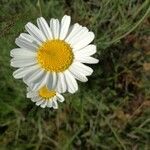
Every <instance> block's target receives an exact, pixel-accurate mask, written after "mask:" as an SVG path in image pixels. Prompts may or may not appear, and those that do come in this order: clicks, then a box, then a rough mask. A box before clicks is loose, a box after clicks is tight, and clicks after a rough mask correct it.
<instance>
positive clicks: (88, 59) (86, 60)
mask: <svg viewBox="0 0 150 150" xmlns="http://www.w3.org/2000/svg"><path fill="white" fill-rule="evenodd" d="M75 60H77V61H79V62H81V63H86V64H97V63H98V62H99V60H98V59H96V58H93V57H90V56H89V57H88V56H87V57H83V56H80V57H79V56H78V57H77V58H75Z"/></svg>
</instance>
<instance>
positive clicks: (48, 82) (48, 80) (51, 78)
mask: <svg viewBox="0 0 150 150" xmlns="http://www.w3.org/2000/svg"><path fill="white" fill-rule="evenodd" d="M52 84H53V76H52V73H50V72H49V77H48V79H47V82H46V86H47V88H48V89H49V90H50V89H52Z"/></svg>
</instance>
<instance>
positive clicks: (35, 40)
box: [19, 33, 42, 46]
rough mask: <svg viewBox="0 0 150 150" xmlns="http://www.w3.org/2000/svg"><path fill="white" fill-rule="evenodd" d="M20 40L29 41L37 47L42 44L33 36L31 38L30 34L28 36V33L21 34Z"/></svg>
mask: <svg viewBox="0 0 150 150" xmlns="http://www.w3.org/2000/svg"><path fill="white" fill-rule="evenodd" d="M19 38H22V39H24V40H26V41H29V42H30V43H33V44H34V45H37V46H39V45H41V44H42V43H41V41H39V40H37V39H35V38H34V37H33V36H31V35H30V34H27V33H21V34H20V36H19Z"/></svg>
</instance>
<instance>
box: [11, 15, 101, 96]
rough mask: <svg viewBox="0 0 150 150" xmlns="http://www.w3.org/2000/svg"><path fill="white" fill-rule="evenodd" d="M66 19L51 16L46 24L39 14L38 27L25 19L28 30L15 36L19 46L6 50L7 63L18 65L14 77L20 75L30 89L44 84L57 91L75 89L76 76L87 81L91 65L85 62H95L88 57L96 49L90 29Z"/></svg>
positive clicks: (35, 88) (82, 80)
mask: <svg viewBox="0 0 150 150" xmlns="http://www.w3.org/2000/svg"><path fill="white" fill-rule="evenodd" d="M70 22H71V17H70V16H67V15H65V16H64V17H63V18H62V20H61V21H60V22H59V20H58V19H53V18H52V19H51V20H50V25H49V24H48V23H47V22H46V20H45V19H44V18H43V17H40V18H38V19H37V26H38V27H36V26H35V25H34V24H32V23H31V22H29V23H27V24H26V25H25V29H26V30H27V32H28V33H21V34H20V36H19V37H18V38H16V41H15V43H16V44H17V46H18V47H19V48H15V49H13V50H11V54H10V55H11V56H12V57H13V58H12V59H11V66H13V67H15V68H18V69H17V70H16V71H15V72H14V73H13V76H14V78H16V79H19V78H23V81H24V82H25V83H26V84H27V85H28V86H30V87H31V88H32V89H33V90H38V89H40V88H41V87H43V86H46V87H47V88H48V89H56V91H58V92H60V93H63V92H66V91H68V92H70V93H74V92H76V91H77V90H78V84H77V81H76V80H79V81H81V82H86V81H88V79H87V76H90V75H91V74H92V73H93V69H92V68H90V67H89V66H87V65H85V64H95V63H98V59H95V58H93V57H91V55H93V54H94V53H96V46H95V45H93V44H90V43H91V42H92V41H93V39H94V33H93V32H91V31H89V30H88V29H87V28H86V27H83V26H81V25H79V24H78V23H75V24H74V25H72V26H70Z"/></svg>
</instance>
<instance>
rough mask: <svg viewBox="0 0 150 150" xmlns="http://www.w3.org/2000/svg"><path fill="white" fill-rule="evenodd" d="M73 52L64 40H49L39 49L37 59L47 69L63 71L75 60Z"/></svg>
mask: <svg viewBox="0 0 150 150" xmlns="http://www.w3.org/2000/svg"><path fill="white" fill-rule="evenodd" d="M73 57H74V56H73V52H72V48H71V47H70V45H69V44H67V43H66V42H65V41H63V40H49V41H46V42H44V43H43V44H42V45H41V46H40V47H39V49H38V52H37V60H38V63H39V64H40V66H41V67H42V68H43V69H45V70H46V71H54V72H62V71H64V70H66V69H67V68H68V67H69V66H70V65H71V64H72V62H73Z"/></svg>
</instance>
